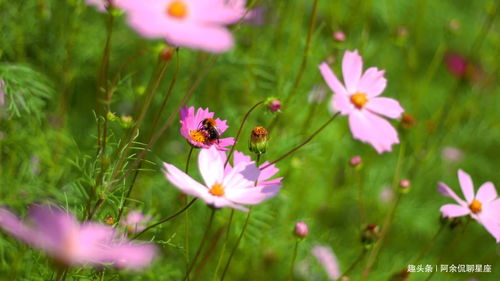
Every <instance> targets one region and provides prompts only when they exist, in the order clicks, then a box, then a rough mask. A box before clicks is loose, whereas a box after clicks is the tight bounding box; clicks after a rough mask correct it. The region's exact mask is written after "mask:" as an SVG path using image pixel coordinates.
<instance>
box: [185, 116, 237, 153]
mask: <svg viewBox="0 0 500 281" xmlns="http://www.w3.org/2000/svg"><path fill="white" fill-rule="evenodd" d="M204 120H207V121H209V123H210V124H211V127H210V128H206V127H204V126H203V121H204ZM226 122H227V121H226V120H220V119H219V118H217V119H214V113H213V112H210V111H209V110H208V108H206V109H202V108H198V110H197V111H196V113H195V112H194V107H189V108H188V107H184V108H182V109H181V121H180V123H181V135H182V136H183V137H184V138H186V139H187V141H188V142H189V143H190V144H192V145H194V146H196V147H201V148H209V147H211V146H215V147H216V148H217V149H219V150H228V149H227V148H226V147H227V146H231V145H233V144H234V138H232V137H231V138H223V139H220V138H214V137H213V135H212V134H214V133H215V134H217V135H218V136H220V135H222V134H223V133H224V132H225V131H226V130H227V128H228V126H227V125H226Z"/></svg>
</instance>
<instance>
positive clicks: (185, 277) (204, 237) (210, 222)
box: [183, 209, 215, 281]
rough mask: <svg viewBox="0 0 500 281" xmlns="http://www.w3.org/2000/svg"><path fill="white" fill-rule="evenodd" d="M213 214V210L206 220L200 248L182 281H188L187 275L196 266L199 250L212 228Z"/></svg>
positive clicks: (199, 248) (200, 248)
mask: <svg viewBox="0 0 500 281" xmlns="http://www.w3.org/2000/svg"><path fill="white" fill-rule="evenodd" d="M214 214H215V209H212V212H211V213H210V219H209V220H208V224H207V227H206V228H205V234H203V238H202V239H201V242H200V246H199V247H198V249H197V250H196V253H195V254H194V257H193V260H192V261H191V264H190V265H189V268H188V270H187V271H186V275H184V279H183V280H184V281H185V280H187V279H189V275H190V274H191V270H193V267H194V265H195V264H196V260H197V259H198V257H199V256H200V253H201V250H202V249H203V247H204V246H205V242H206V241H207V240H208V239H207V237H208V233H209V232H210V229H211V228H212V223H213V220H214Z"/></svg>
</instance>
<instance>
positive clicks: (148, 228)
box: [132, 198, 198, 240]
mask: <svg viewBox="0 0 500 281" xmlns="http://www.w3.org/2000/svg"><path fill="white" fill-rule="evenodd" d="M197 199H198V198H193V199H192V200H191V201H189V203H188V204H187V205H186V206H184V207H182V209H180V210H179V211H177V212H175V213H174V214H173V215H170V216H168V217H166V218H164V219H162V220H160V221H159V222H157V223H154V224H152V225H150V226H148V227H146V228H144V229H143V230H142V231H141V232H139V233H137V234H136V235H135V236H134V237H132V240H135V239H137V238H138V237H139V236H141V235H142V234H143V233H144V232H146V231H148V230H150V229H152V228H155V227H157V226H158V225H160V224H162V223H165V222H167V221H169V220H171V219H174V218H176V217H177V216H178V215H180V214H182V213H184V211H186V210H187V209H189V207H191V205H193V204H194V202H196V200H197Z"/></svg>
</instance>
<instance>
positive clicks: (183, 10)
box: [167, 0, 188, 19]
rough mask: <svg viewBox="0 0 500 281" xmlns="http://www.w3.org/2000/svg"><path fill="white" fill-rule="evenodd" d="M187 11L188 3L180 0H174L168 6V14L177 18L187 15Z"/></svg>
mask: <svg viewBox="0 0 500 281" xmlns="http://www.w3.org/2000/svg"><path fill="white" fill-rule="evenodd" d="M187 12H188V9H187V6H186V4H184V2H183V1H180V0H177V1H173V2H172V3H170V5H169V6H168V8H167V14H168V15H170V16H172V17H174V18H177V19H183V18H185V17H186V16H187Z"/></svg>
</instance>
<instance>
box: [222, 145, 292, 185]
mask: <svg viewBox="0 0 500 281" xmlns="http://www.w3.org/2000/svg"><path fill="white" fill-rule="evenodd" d="M222 157H223V159H224V162H225V161H226V155H225V154H222ZM248 162H252V160H251V158H250V156H247V155H245V154H243V153H241V152H239V151H237V150H235V151H234V153H233V165H234V166H235V167H236V166H238V165H240V163H248ZM269 164H270V163H269V162H268V161H265V162H264V163H262V164H261V165H260V166H259V170H260V173H259V178H258V179H257V185H260V186H263V185H267V186H281V185H282V182H281V181H282V180H283V177H279V178H274V179H271V178H272V177H274V176H275V175H276V174H277V173H278V172H279V169H278V168H276V165H274V164H271V165H269ZM232 169H233V167H232V166H231V165H229V164H228V165H227V166H226V168H225V169H224V173H226V174H229V173H230V172H231V170H232Z"/></svg>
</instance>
